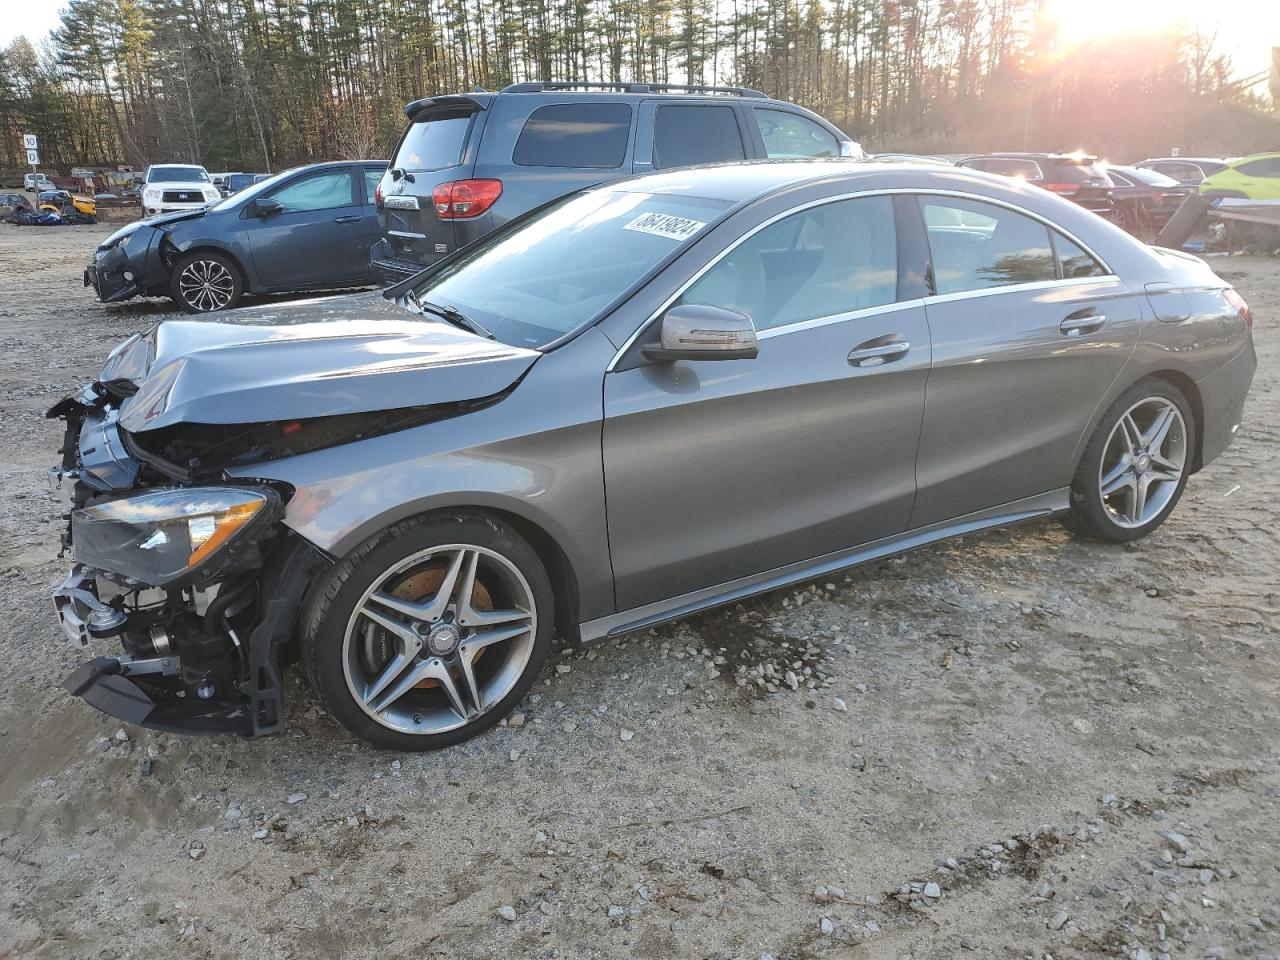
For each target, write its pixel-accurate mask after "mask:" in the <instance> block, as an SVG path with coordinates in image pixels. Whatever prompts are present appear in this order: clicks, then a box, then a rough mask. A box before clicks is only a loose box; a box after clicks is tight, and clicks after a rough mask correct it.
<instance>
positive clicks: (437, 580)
mask: <svg viewBox="0 0 1280 960" xmlns="http://www.w3.org/2000/svg"><path fill="white" fill-rule="evenodd" d="M447 571H448V564H447V563H440V564H438V565H433V566H430V567H427V568H425V569H423V570H419V571H418V572H417V573H415V574H412V575H411V576H408V577H406V578H405V579H404V580H402V581H401V582H400V583H399V585H397V586H396V588H395V589H394V590H392V591H391V596H393V597H396V598H397V599H400V600H408V601H410V602H411V603H421V602H422V601H423V600H426V599H427V598H428V597H434V596H435V595H436V593H437V592H438V591H439V590H440V584H442V583H443V582H444V577H445V573H446V572H447ZM471 607H472V609H474V610H481V611H484V610H492V609H493V597H492V595H491V594H490V593H489V589H488V588H487V587H486V586H485V585H484V583H483V582H481V580H480V578H479V577H476V580H475V586H474V587H473V588H472V591H471ZM484 654H485V650H484V649H480V650H477V651H476V655H475V660H479V659H480V658H481V657H483V656H484ZM393 655H394V654H393V651H392V648H391V643H390V642H389V641H388V640H387V635H386V633H385V632H384V631H382V630H376V631H373V633H372V635H369V636H367V637H366V639H365V658H366V660H368V662H369V664H370V666H371V668H372V669H371V672H372V673H373V674H374V675H376V674H378V673H379V672H380V671H381V670H382V668H383V667H385V666H386V665H387V662H388V661H389V660H390V659H391V657H392V656H393ZM473 662H474V661H473ZM436 686H439V683H438V682H437V681H436V680H431V679H427V680H423V681H421V682H420V683H418V684H416V687H417V688H428V687H436Z"/></svg>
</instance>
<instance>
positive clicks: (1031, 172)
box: [984, 157, 1043, 180]
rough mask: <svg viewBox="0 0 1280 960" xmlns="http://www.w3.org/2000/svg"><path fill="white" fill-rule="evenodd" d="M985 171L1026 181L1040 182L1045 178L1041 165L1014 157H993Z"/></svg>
mask: <svg viewBox="0 0 1280 960" xmlns="http://www.w3.org/2000/svg"><path fill="white" fill-rule="evenodd" d="M984 169H986V170H990V171H991V172H992V173H999V174H1003V175H1004V176H1006V177H1022V179H1024V180H1039V179H1041V178H1042V177H1043V174H1042V173H1041V172H1040V164H1038V163H1036V162H1035V161H1034V160H1017V159H1014V158H1013V157H992V158H990V159H989V160H988V161H987V166H986V167H985V168H984Z"/></svg>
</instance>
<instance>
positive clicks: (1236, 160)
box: [1219, 150, 1280, 167]
mask: <svg viewBox="0 0 1280 960" xmlns="http://www.w3.org/2000/svg"><path fill="white" fill-rule="evenodd" d="M1272 157H1280V150H1270V151H1268V152H1266V153H1251V154H1249V155H1248V156H1247V157H1232V158H1231V159H1230V160H1222V161H1219V162H1220V163H1225V164H1227V166H1230V167H1237V166H1239V165H1240V164H1242V163H1248V162H1249V161H1250V160H1270V159H1271V158H1272Z"/></svg>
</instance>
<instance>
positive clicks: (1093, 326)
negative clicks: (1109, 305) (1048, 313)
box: [1058, 313, 1107, 337]
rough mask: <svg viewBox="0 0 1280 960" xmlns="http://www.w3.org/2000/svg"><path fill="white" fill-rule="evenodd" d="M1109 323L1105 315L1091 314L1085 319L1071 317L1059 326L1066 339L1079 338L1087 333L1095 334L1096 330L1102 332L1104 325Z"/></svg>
mask: <svg viewBox="0 0 1280 960" xmlns="http://www.w3.org/2000/svg"><path fill="white" fill-rule="evenodd" d="M1106 322H1107V315H1106V314H1105V313H1090V314H1088V315H1086V316H1083V317H1077V316H1074V315H1073V316H1070V317H1067V319H1065V320H1063V321H1062V323H1061V324H1059V325H1058V329H1059V330H1061V331H1062V335H1063V336H1064V337H1079V336H1083V335H1084V334H1086V333H1093V331H1095V330H1101V329H1102V325H1103V324H1104V323H1106Z"/></svg>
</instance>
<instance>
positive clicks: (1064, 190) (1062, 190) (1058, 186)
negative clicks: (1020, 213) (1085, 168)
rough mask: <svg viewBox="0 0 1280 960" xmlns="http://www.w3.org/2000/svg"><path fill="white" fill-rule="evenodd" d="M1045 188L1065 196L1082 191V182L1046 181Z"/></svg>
mask: <svg viewBox="0 0 1280 960" xmlns="http://www.w3.org/2000/svg"><path fill="white" fill-rule="evenodd" d="M1044 188H1045V189H1046V190H1051V191H1053V192H1054V193H1057V194H1060V195H1062V196H1064V197H1069V196H1071V194H1073V193H1079V192H1080V184H1078V183H1046V184H1045V185H1044Z"/></svg>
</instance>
